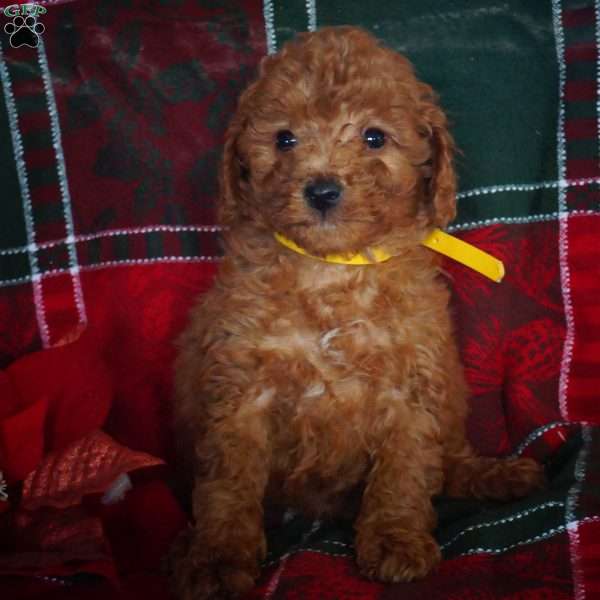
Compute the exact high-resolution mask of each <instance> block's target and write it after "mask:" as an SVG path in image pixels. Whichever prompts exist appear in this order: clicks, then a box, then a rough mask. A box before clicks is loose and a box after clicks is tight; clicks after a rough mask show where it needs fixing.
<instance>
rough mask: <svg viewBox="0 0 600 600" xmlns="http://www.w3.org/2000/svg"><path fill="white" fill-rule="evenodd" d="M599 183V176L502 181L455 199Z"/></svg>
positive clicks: (461, 194)
mask: <svg viewBox="0 0 600 600" xmlns="http://www.w3.org/2000/svg"><path fill="white" fill-rule="evenodd" d="M593 183H598V184H600V177H580V178H578V179H565V178H562V179H559V180H556V181H538V182H536V183H504V184H498V185H490V186H487V187H480V188H475V189H473V190H467V191H465V192H458V194H456V197H457V199H459V200H460V199H461V198H471V197H472V196H484V195H488V194H499V193H502V192H534V191H536V190H548V189H553V188H558V189H559V190H560V189H566V188H570V187H579V186H583V185H591V184H593Z"/></svg>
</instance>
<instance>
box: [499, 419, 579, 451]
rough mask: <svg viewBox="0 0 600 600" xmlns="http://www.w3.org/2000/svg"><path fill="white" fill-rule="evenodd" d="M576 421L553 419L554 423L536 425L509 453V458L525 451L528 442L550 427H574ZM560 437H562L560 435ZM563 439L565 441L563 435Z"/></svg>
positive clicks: (541, 434)
mask: <svg viewBox="0 0 600 600" xmlns="http://www.w3.org/2000/svg"><path fill="white" fill-rule="evenodd" d="M576 425H577V424H576V423H565V422H564V421H555V422H554V423H548V425H544V426H543V427H538V428H537V429H535V430H534V431H532V432H531V433H530V434H529V435H528V436H527V437H526V438H525V439H524V440H523V441H522V442H521V443H520V444H519V445H518V446H517V449H516V450H515V451H514V452H513V453H512V454H511V455H510V458H516V457H517V456H521V454H523V452H524V451H525V448H527V446H529V444H531V443H533V442H534V441H535V440H537V439H538V438H539V437H541V436H543V435H544V434H545V433H546V432H547V431H550V430H552V429H556V428H557V427H574V426H576ZM561 437H563V436H562V435H561ZM563 441H566V440H565V439H564V437H563Z"/></svg>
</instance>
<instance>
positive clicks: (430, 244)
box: [275, 229, 504, 283]
mask: <svg viewBox="0 0 600 600" xmlns="http://www.w3.org/2000/svg"><path fill="white" fill-rule="evenodd" d="M275 239H276V240H277V241H278V242H279V243H280V244H282V245H283V246H285V247H286V248H289V249H290V250H293V251H294V252H297V253H298V254H302V255H303V256H308V257H310V258H314V259H316V260H322V261H324V262H328V263H335V264H338V265H372V264H375V263H380V262H385V261H386V260H390V258H393V257H394V255H393V254H389V253H388V252H386V251H385V250H383V249H381V248H372V249H370V250H369V256H366V255H365V254H363V253H360V252H359V253H357V254H328V255H327V256H324V257H320V256H314V255H313V254H309V253H308V252H307V251H306V250H305V249H304V248H301V247H300V246H298V244H296V243H295V242H293V241H292V240H290V239H288V238H286V237H285V236H283V235H281V234H280V233H275ZM421 243H422V244H423V246H426V247H427V248H430V249H431V250H435V251H436V252H439V253H440V254H443V255H445V256H448V257H450V258H452V259H453V260H455V261H457V262H459V263H461V264H463V265H465V266H467V267H469V268H471V269H473V270H474V271H477V272H478V273H481V274H482V275H484V276H485V277H488V278H489V279H491V280H492V281H496V282H497V283H499V282H500V281H502V278H503V277H504V264H503V263H502V261H501V260H498V259H497V258H495V257H493V256H492V255H491V254H488V253H487V252H484V251H483V250H480V249H479V248H476V247H475V246H472V245H471V244H468V243H467V242H463V241H462V240H459V239H458V238H457V237H454V236H453V235H450V234H448V233H445V232H444V231H442V230H441V229H434V230H433V231H432V232H431V233H430V234H429V235H428V236H427V237H426V238H425V239H424V240H423V241H422V242H421Z"/></svg>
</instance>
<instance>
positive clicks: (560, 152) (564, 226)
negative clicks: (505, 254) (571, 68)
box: [552, 0, 575, 421]
mask: <svg viewBox="0 0 600 600" xmlns="http://www.w3.org/2000/svg"><path fill="white" fill-rule="evenodd" d="M552 19H553V26H554V37H555V42H556V58H557V61H558V85H559V88H558V122H557V127H556V147H557V169H558V176H559V178H560V179H561V180H562V179H565V178H566V172H567V149H566V138H565V85H566V78H567V65H566V62H565V36H564V30H563V22H562V6H561V2H560V0H552ZM558 213H559V215H558V228H559V233H558V253H559V265H560V279H561V289H562V294H563V305H564V307H565V322H566V333H565V341H564V346H563V356H562V361H561V368H560V377H559V385H558V390H559V391H558V402H559V406H560V412H561V416H562V418H563V419H564V420H565V421H568V420H569V407H568V405H567V390H568V387H569V372H570V368H571V358H572V355H573V346H574V343H575V323H574V318H573V305H572V303H571V289H570V284H571V281H570V272H569V264H568V256H569V248H568V243H569V238H568V235H569V215H568V211H567V190H566V188H564V187H559V188H558Z"/></svg>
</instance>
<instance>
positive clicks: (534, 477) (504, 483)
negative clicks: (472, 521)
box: [444, 442, 545, 500]
mask: <svg viewBox="0 0 600 600" xmlns="http://www.w3.org/2000/svg"><path fill="white" fill-rule="evenodd" d="M444 477H445V484H444V492H445V493H446V494H447V495H448V496H453V497H474V498H481V499H483V498H487V499H490V500H512V499H515V498H522V497H524V496H527V495H528V494H530V493H531V492H533V491H535V490H538V489H541V488H543V487H544V484H545V475H544V469H543V467H542V466H541V465H540V464H539V463H537V462H536V461H534V460H532V459H530V458H489V457H483V456H477V455H476V454H475V451H474V450H473V449H472V448H471V446H470V445H469V444H468V443H467V442H465V443H464V445H463V446H462V448H461V449H460V451H458V452H449V453H447V454H446V456H445V458H444Z"/></svg>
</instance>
